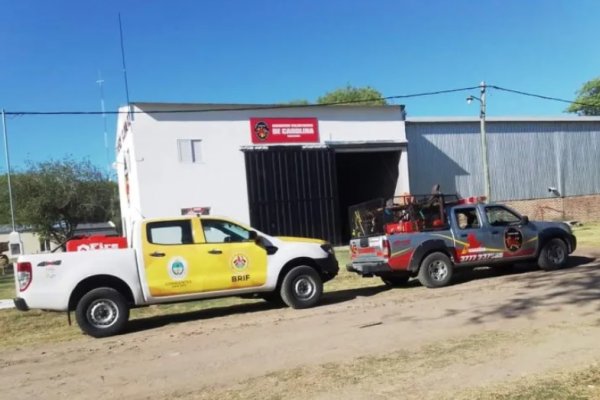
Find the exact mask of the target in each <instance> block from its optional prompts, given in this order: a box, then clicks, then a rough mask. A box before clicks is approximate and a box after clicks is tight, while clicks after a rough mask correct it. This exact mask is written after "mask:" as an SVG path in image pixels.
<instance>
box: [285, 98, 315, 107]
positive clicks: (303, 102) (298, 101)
mask: <svg viewBox="0 0 600 400" xmlns="http://www.w3.org/2000/svg"><path fill="white" fill-rule="evenodd" d="M282 104H284V105H286V106H287V105H290V106H307V105H309V104H310V101H308V100H305V99H295V100H291V101H288V102H287V103H282Z"/></svg>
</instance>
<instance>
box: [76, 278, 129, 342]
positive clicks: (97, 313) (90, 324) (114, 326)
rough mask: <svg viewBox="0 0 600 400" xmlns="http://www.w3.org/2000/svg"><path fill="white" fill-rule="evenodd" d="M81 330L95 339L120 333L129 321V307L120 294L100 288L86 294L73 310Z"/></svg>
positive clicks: (113, 290) (110, 289) (109, 289)
mask: <svg viewBox="0 0 600 400" xmlns="http://www.w3.org/2000/svg"><path fill="white" fill-rule="evenodd" d="M75 317H76V319H77V324H78V325H79V327H80V328H81V330H82V331H83V332H85V333H87V334H88V335H90V336H93V337H95V338H101V337H107V336H112V335H116V334H118V333H120V332H121V331H122V330H123V328H125V325H126V324H127V321H128V320H129V305H128V304H127V300H126V299H125V297H123V295H122V294H121V293H119V292H118V291H116V290H115V289H112V288H107V287H102V288H98V289H94V290H91V291H89V292H87V293H86V294H85V295H84V296H83V297H82V298H81V300H79V302H78V303H77V308H76V309H75Z"/></svg>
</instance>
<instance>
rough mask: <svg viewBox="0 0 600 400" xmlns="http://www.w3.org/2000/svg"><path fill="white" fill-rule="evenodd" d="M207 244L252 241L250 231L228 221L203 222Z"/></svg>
mask: <svg viewBox="0 0 600 400" xmlns="http://www.w3.org/2000/svg"><path fill="white" fill-rule="evenodd" d="M202 227H203V230H204V237H205V238H206V242H207V243H229V242H245V241H248V240H250V231H249V230H247V229H245V228H242V227H241V226H239V225H236V224H232V223H231V222H227V221H218V220H202Z"/></svg>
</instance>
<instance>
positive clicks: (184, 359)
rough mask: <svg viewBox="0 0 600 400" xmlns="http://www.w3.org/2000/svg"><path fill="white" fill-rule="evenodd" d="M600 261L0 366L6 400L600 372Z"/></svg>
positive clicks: (52, 347)
mask: <svg viewBox="0 0 600 400" xmlns="http://www.w3.org/2000/svg"><path fill="white" fill-rule="evenodd" d="M596 258H600V253H596V254H594V253H593V252H591V251H587V252H582V251H579V252H578V253H576V254H575V256H574V257H572V259H571V266H570V268H568V269H564V270H560V271H556V272H551V273H546V272H542V271H539V270H537V269H535V268H534V267H530V266H519V267H517V268H516V269H515V270H514V271H512V272H510V273H508V272H507V271H497V270H493V269H480V270H476V271H474V272H463V273H462V274H460V275H459V276H458V277H457V279H456V281H457V282H456V283H455V284H454V285H452V286H450V287H446V288H442V289H436V290H432V289H425V288H423V287H421V286H420V285H419V284H418V283H417V282H412V281H411V283H409V285H408V287H407V288H402V289H387V288H385V287H384V286H378V287H373V288H362V289H354V290H345V291H338V292H334V293H329V294H327V295H326V296H325V299H324V304H323V305H322V306H319V307H316V308H313V309H309V310H291V309H287V308H279V309H278V308H272V307H270V306H269V305H267V304H266V303H254V304H244V305H241V306H234V307H228V308H219V309H211V310H204V311H200V312H194V313H189V314H182V315H177V316H166V317H155V318H152V319H146V320H139V321H132V324H131V332H129V333H127V334H125V335H121V336H119V337H114V338H108V339H102V340H98V339H91V338H88V337H83V336H82V338H81V339H78V340H76V341H73V342H67V343H61V344H52V343H48V344H45V345H41V346H39V347H36V348H22V349H14V350H10V351H5V352H4V353H2V354H0V397H1V398H4V399H33V398H38V399H64V398H69V399H75V398H81V399H92V398H101V399H111V398H119V399H163V398H168V399H179V398H181V399H195V398H198V399H245V398H250V399H269V398H271V399H279V398H281V399H284V398H285V399H340V398H344V399H362V398H370V399H395V398H404V399H413V398H414V399H424V398H425V399H426V398H459V397H461V396H465V398H469V397H470V395H469V394H468V393H469V392H470V391H472V390H479V389H480V388H485V387H488V386H490V385H497V384H506V383H510V382H512V381H515V380H519V379H522V378H523V377H527V378H530V377H535V376H543V375H545V374H550V373H553V372H554V371H564V370H569V369H571V368H579V367H581V366H585V365H590V364H593V363H595V362H598V361H600V346H598V338H600V313H599V311H600V268H598V267H599V266H600V264H599V262H598V261H597V260H596Z"/></svg>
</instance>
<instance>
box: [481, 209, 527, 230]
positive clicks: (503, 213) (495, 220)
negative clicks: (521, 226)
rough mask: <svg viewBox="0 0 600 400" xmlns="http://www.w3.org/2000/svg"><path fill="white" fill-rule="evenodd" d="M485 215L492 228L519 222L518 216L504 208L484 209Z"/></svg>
mask: <svg viewBox="0 0 600 400" xmlns="http://www.w3.org/2000/svg"><path fill="white" fill-rule="evenodd" d="M485 214H486V217H487V220H488V222H489V223H490V225H494V226H503V225H510V224H514V223H518V222H520V221H521V218H520V217H519V216H518V215H516V214H515V213H513V212H511V211H509V210H507V209H506V208H504V207H498V206H492V207H486V208H485Z"/></svg>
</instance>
